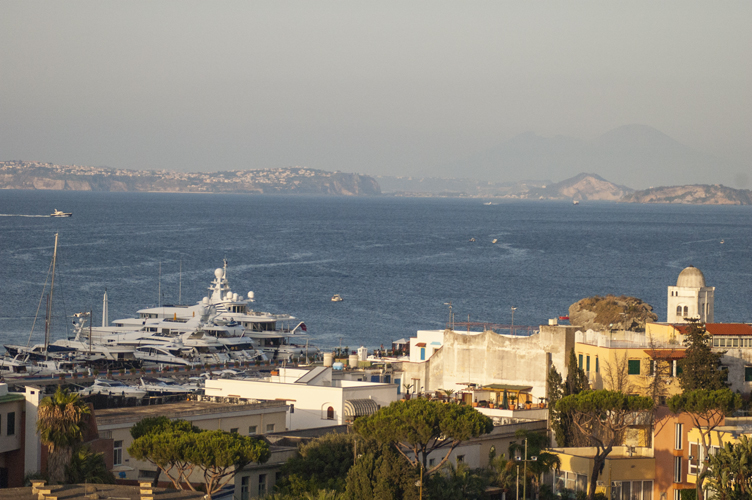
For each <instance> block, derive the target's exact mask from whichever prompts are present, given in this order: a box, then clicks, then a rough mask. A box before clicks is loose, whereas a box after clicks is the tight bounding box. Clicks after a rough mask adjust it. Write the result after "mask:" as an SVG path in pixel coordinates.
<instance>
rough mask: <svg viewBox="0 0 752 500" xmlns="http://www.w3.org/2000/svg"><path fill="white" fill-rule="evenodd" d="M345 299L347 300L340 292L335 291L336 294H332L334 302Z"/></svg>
mask: <svg viewBox="0 0 752 500" xmlns="http://www.w3.org/2000/svg"><path fill="white" fill-rule="evenodd" d="M343 300H345V299H343V298H342V297H341V296H340V294H338V293H335V294H334V295H333V296H332V302H342V301H343Z"/></svg>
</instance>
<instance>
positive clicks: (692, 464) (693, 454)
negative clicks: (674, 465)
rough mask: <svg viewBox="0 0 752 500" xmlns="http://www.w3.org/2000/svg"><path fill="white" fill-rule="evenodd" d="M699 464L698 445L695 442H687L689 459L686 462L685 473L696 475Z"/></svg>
mask: <svg viewBox="0 0 752 500" xmlns="http://www.w3.org/2000/svg"><path fill="white" fill-rule="evenodd" d="M699 465H700V446H699V445H698V444H697V443H689V460H688V462H687V474H694V475H697V472H698V468H699Z"/></svg>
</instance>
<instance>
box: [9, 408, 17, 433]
mask: <svg viewBox="0 0 752 500" xmlns="http://www.w3.org/2000/svg"><path fill="white" fill-rule="evenodd" d="M7 434H8V436H15V435H16V412H14V411H12V412H10V413H8V433H7Z"/></svg>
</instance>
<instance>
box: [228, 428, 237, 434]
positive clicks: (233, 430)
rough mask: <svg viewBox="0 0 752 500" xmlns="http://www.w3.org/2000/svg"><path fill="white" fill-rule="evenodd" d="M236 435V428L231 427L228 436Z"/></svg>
mask: <svg viewBox="0 0 752 500" xmlns="http://www.w3.org/2000/svg"><path fill="white" fill-rule="evenodd" d="M237 433H238V428H237V427H233V428H232V429H230V434H237Z"/></svg>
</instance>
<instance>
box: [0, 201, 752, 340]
mask: <svg viewBox="0 0 752 500" xmlns="http://www.w3.org/2000/svg"><path fill="white" fill-rule="evenodd" d="M55 208H57V209H60V210H64V211H66V212H73V213H74V216H73V217H72V218H65V219H63V218H49V217H22V216H21V215H25V216H28V215H46V214H49V213H51V212H52V210H53V209H55ZM0 214H3V215H2V216H0V342H2V343H8V342H13V343H26V342H27V341H28V340H29V339H30V338H31V341H32V342H35V341H36V342H38V341H41V340H42V338H43V336H44V333H43V331H44V320H43V318H44V313H43V311H44V304H42V307H41V311H42V312H41V313H40V318H42V319H41V320H38V321H37V324H36V327H35V328H34V331H33V333H32V323H33V321H34V317H35V314H36V312H37V308H38V307H39V305H40V298H41V296H42V291H43V288H44V283H45V280H46V279H47V278H48V271H49V267H50V262H51V258H52V253H53V243H54V235H55V233H59V247H58V259H57V263H58V265H57V273H56V278H55V292H54V297H53V311H54V316H53V325H52V337H53V339H54V338H62V337H65V336H67V335H69V334H70V333H71V332H70V327H69V325H70V323H71V321H70V316H71V315H73V314H74V313H76V312H79V311H88V310H93V311H94V318H95V320H94V321H95V324H101V308H102V295H103V293H104V292H105V290H107V293H108V296H109V318H110V320H113V319H116V318H123V317H131V316H134V315H135V314H136V311H137V310H138V309H139V308H143V307H150V306H154V305H157V304H158V303H159V302H160V301H161V303H163V304H172V303H178V302H179V301H182V303H194V302H196V301H199V300H200V299H201V298H202V297H203V296H204V295H205V294H206V289H207V287H208V286H209V283H210V281H211V279H212V277H213V270H214V269H215V268H217V267H221V266H222V262H223V259H227V262H228V277H229V280H230V284H231V286H232V288H233V291H235V292H237V293H240V294H247V292H248V291H251V290H252V291H254V292H255V296H256V304H255V308H256V309H257V310H262V311H270V312H277V313H289V314H292V315H294V316H296V317H298V318H300V319H301V320H303V321H305V322H306V325H307V326H308V331H309V333H310V334H311V342H312V343H315V344H316V345H318V346H321V347H333V346H338V345H342V346H349V347H350V348H355V347H358V346H360V345H365V346H367V347H369V348H373V347H378V346H379V345H380V344H384V345H387V344H390V343H391V341H392V340H395V339H399V338H403V337H409V336H411V335H414V334H415V332H416V330H418V329H436V328H444V327H445V325H446V324H447V321H448V319H449V307H448V305H447V304H448V303H450V302H451V304H452V311H453V312H454V318H455V322H458V323H459V322H462V321H467V320H468V318H469V320H470V321H472V322H480V323H484V322H487V323H497V324H509V323H511V321H512V318H511V314H512V307H514V308H516V310H515V312H514V324H515V325H521V326H524V325H531V326H537V325H539V324H545V323H547V321H548V319H549V318H553V317H557V316H560V315H565V314H567V310H568V308H569V306H570V305H571V304H572V303H574V302H576V301H578V300H579V299H581V298H583V297H588V296H592V295H605V294H609V293H611V294H617V295H622V294H624V295H632V296H636V297H639V298H641V299H643V300H644V301H646V302H648V303H649V304H651V305H652V306H653V307H654V309H655V312H656V313H657V314H658V316H659V319H660V320H665V317H666V295H667V292H666V287H667V286H669V285H673V284H675V283H676V278H677V276H678V274H679V272H680V271H681V270H682V269H683V268H684V267H686V266H688V265H694V266H696V267H699V268H700V269H701V270H702V271H703V272H704V274H705V278H706V281H707V284H708V285H709V286H715V287H716V295H715V319H716V321H721V322H740V321H744V322H750V321H752V314H751V313H752V304H751V302H752V259H751V257H752V254H751V251H750V250H751V249H752V207H739V206H685V205H637V204H616V203H595V202H592V203H591V202H583V203H581V204H580V205H577V206H575V205H572V204H571V203H565V202H531V201H510V202H500V203H498V204H497V205H492V206H487V205H484V204H483V203H482V201H481V200H467V199H436V198H391V197H379V198H340V197H306V196H248V195H194V194H153V193H89V192H59V191H50V192H43V191H0ZM471 238H474V239H475V241H474V242H471V241H470V240H471ZM494 239H497V240H498V242H497V243H496V244H494V243H492V240H494ZM721 241H723V243H721ZM181 267H182V272H181ZM160 269H161V271H160ZM335 293H336V294H340V295H341V296H342V297H343V298H344V301H343V302H338V303H336V302H332V301H331V300H330V299H331V297H332V295H333V294H335ZM160 294H161V296H160Z"/></svg>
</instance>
